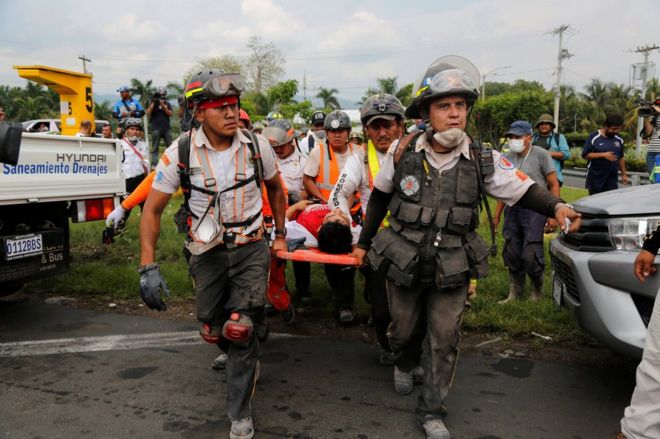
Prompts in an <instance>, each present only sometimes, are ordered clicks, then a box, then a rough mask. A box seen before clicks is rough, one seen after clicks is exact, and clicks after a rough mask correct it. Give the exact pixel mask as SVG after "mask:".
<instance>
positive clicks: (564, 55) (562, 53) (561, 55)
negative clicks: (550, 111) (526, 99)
mask: <svg viewBox="0 0 660 439" xmlns="http://www.w3.org/2000/svg"><path fill="white" fill-rule="evenodd" d="M570 28H571V27H570V26H569V25H567V24H563V25H561V26H559V27H558V28H556V29H554V30H553V31H551V32H550V33H551V34H552V35H559V50H558V52H557V68H556V70H555V114H554V122H555V130H556V132H559V99H560V98H561V72H562V67H561V62H562V61H563V60H565V59H568V58H570V57H572V56H573V55H571V54H570V53H568V50H566V49H564V48H563V47H562V43H563V39H564V32H566V31H567V30H569V29H570Z"/></svg>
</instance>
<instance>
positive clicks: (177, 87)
mask: <svg viewBox="0 0 660 439" xmlns="http://www.w3.org/2000/svg"><path fill="white" fill-rule="evenodd" d="M165 88H166V89H167V92H168V93H169V94H171V95H174V96H177V97H178V96H183V92H184V90H185V88H186V84H185V83H183V84H182V83H180V82H176V81H170V82H168V83H167V85H166V86H165Z"/></svg>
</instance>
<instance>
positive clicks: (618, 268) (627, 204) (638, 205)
mask: <svg viewBox="0 0 660 439" xmlns="http://www.w3.org/2000/svg"><path fill="white" fill-rule="evenodd" d="M574 207H575V210H577V211H578V212H580V213H581V214H582V226H581V227H580V230H579V231H578V232H576V233H571V234H568V235H562V236H560V237H558V238H557V239H555V240H553V241H552V242H551V243H550V259H551V261H552V267H553V269H554V276H553V299H554V301H555V303H556V304H557V305H559V306H564V307H566V308H568V309H570V310H572V311H573V312H574V314H575V317H576V319H577V321H578V323H579V324H580V326H582V328H584V329H585V330H586V331H587V332H589V333H590V334H592V335H593V336H594V337H596V338H597V339H598V340H599V341H600V342H601V343H603V344H604V345H605V346H607V347H609V348H611V349H612V350H614V351H617V352H619V353H622V354H624V355H628V356H631V357H637V358H641V355H642V350H643V348H644V338H645V336H646V327H647V326H648V323H649V320H650V318H651V312H652V310H653V302H654V301H655V296H656V293H657V292H658V288H659V287H660V270H658V271H659V273H658V274H656V275H654V276H651V277H649V278H648V279H647V280H646V282H644V283H643V284H642V283H640V282H639V280H637V278H636V277H635V275H634V272H633V262H634V261H635V258H636V257H637V254H638V253H639V251H640V249H641V245H642V242H643V240H644V237H645V236H646V235H647V234H650V233H651V232H652V231H653V230H655V229H656V227H657V224H658V223H659V222H660V184H653V185H644V186H634V187H629V188H625V189H619V190H616V191H610V192H604V193H601V194H598V195H593V196H590V197H586V198H583V199H581V200H579V201H577V202H576V203H574Z"/></svg>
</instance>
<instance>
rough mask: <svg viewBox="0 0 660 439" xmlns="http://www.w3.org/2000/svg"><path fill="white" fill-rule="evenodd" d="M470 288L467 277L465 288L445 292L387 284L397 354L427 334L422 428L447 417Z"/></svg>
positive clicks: (420, 406)
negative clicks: (446, 404)
mask: <svg viewBox="0 0 660 439" xmlns="http://www.w3.org/2000/svg"><path fill="white" fill-rule="evenodd" d="M468 286H469V282H468V279H467V277H466V279H465V284H464V285H461V286H459V287H456V288H452V289H446V290H442V291H441V290H439V289H438V288H437V287H436V286H435V284H425V285H417V286H414V287H401V286H397V285H395V284H394V282H392V281H390V280H389V279H388V280H387V295H388V298H389V302H390V313H391V315H392V323H391V324H390V330H389V334H388V335H389V338H390V345H391V346H392V349H393V350H394V351H395V352H403V351H405V350H406V349H410V348H411V347H412V346H413V344H414V343H418V341H417V340H418V339H417V337H418V334H419V333H420V330H421V331H422V332H423V333H424V334H425V338H424V342H423V354H422V366H423V367H424V385H423V387H422V392H421V394H420V395H419V399H418V402H417V409H416V410H415V413H416V416H417V422H418V423H419V424H420V425H421V424H423V423H424V422H426V421H429V420H431V419H441V418H442V417H444V415H446V414H447V409H446V407H445V405H444V400H445V398H446V397H447V394H448V393H449V389H450V388H451V384H452V380H453V378H454V369H455V367H456V360H457V359H458V344H459V341H460V337H461V335H460V328H461V319H462V317H463V311H464V309H465V301H466V300H467V290H468Z"/></svg>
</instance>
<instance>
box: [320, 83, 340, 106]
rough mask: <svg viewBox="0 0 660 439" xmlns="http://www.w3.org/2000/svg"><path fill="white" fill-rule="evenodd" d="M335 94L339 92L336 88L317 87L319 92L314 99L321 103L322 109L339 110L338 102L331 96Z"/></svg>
mask: <svg viewBox="0 0 660 439" xmlns="http://www.w3.org/2000/svg"><path fill="white" fill-rule="evenodd" d="M335 93H339V90H337V89H336V88H323V87H319V92H318V93H317V94H316V97H317V98H319V99H321V100H322V101H323V107H324V108H329V109H332V110H340V109H341V106H340V105H339V101H338V100H337V98H336V97H335V96H333V95H334V94H335Z"/></svg>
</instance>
